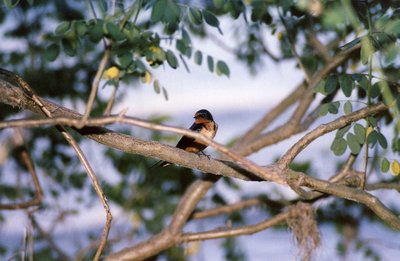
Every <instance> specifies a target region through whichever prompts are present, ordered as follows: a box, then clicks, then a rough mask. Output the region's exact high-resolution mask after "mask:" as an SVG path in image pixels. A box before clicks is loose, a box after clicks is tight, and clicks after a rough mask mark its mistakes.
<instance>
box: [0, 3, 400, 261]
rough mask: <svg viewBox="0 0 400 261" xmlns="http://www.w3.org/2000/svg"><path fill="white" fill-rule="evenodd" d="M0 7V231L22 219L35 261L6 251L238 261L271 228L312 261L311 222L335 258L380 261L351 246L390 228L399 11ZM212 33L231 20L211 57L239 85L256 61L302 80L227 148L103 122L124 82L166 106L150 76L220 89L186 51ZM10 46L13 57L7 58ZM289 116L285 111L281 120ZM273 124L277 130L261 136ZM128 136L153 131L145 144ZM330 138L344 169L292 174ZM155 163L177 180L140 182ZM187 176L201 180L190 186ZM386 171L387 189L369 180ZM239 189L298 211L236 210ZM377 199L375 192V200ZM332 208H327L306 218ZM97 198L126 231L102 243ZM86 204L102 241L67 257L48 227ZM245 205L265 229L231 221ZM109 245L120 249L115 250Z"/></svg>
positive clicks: (365, 247)
mask: <svg viewBox="0 0 400 261" xmlns="http://www.w3.org/2000/svg"><path fill="white" fill-rule="evenodd" d="M3 3H4V4H3V6H2V8H1V9H0V10H1V12H0V18H1V20H0V21H1V24H2V25H1V28H2V31H3V36H2V43H3V44H4V46H3V47H2V51H1V53H0V59H1V64H2V67H3V68H4V69H2V70H1V71H0V75H1V77H0V94H1V95H0V106H1V110H0V114H1V118H2V120H3V121H2V122H1V123H0V127H1V128H3V129H5V128H9V130H8V131H6V130H3V131H2V132H1V134H0V135H1V136H0V137H1V140H2V148H1V153H2V155H3V157H2V158H5V159H7V164H2V165H1V166H0V168H1V172H2V174H1V176H0V179H1V184H0V186H1V190H0V199H1V205H0V208H1V209H3V211H2V217H3V218H2V220H4V219H6V218H8V214H7V213H9V212H7V211H6V210H10V209H12V210H14V211H21V213H26V215H27V217H28V218H29V219H30V222H31V225H32V226H33V228H34V229H33V230H34V232H33V234H30V235H29V236H27V239H32V240H27V242H28V241H31V242H32V241H33V242H34V247H33V249H34V251H28V250H29V249H30V248H29V247H27V246H24V245H23V246H21V248H20V249H19V250H23V251H24V252H23V253H25V252H28V254H29V255H31V256H32V257H34V259H35V260H46V259H57V260H58V259H65V260H69V259H88V260H90V259H99V257H100V256H101V255H102V257H104V258H105V259H106V260H120V259H124V258H126V259H145V258H151V257H157V256H162V257H164V258H166V259H171V260H177V259H184V258H185V251H184V250H183V249H182V248H180V247H179V246H180V245H182V244H183V243H187V242H192V241H194V242H197V241H203V240H207V239H215V238H225V239H226V240H225V243H224V251H225V257H226V258H227V259H229V260H242V259H244V258H245V256H246V254H245V253H244V252H243V251H241V249H240V247H239V246H238V244H237V243H236V241H235V240H234V239H235V237H236V236H239V235H244V234H253V233H256V232H259V231H262V230H265V229H281V228H283V227H289V228H290V229H291V231H292V232H293V234H294V237H295V239H296V242H297V244H298V245H299V248H300V249H301V252H300V253H301V255H302V258H304V259H310V258H311V255H312V253H313V251H314V250H315V249H316V248H317V247H318V245H319V242H320V235H319V231H318V226H321V225H323V224H334V225H335V226H336V227H337V228H338V230H337V231H338V233H340V234H342V235H343V238H344V240H343V241H341V243H339V246H338V247H339V249H340V251H341V252H339V253H340V254H342V255H346V254H347V252H348V251H349V244H350V243H349V242H356V244H357V248H358V251H360V252H363V253H364V254H365V255H366V256H370V257H375V258H379V254H380V253H379V252H376V251H374V250H373V249H372V248H371V247H370V246H369V244H368V242H363V241H362V240H361V239H360V238H359V233H358V232H359V227H360V226H361V223H362V222H373V223H379V224H382V227H384V226H388V227H390V228H391V229H393V230H399V229H400V219H399V217H398V214H397V213H398V212H399V205H398V204H394V203H392V201H390V200H389V196H390V195H391V194H390V190H392V189H395V190H397V191H398V190H399V183H398V179H397V178H396V177H395V176H397V175H398V174H399V173H400V167H399V162H398V154H399V151H400V139H399V130H400V121H399V119H400V118H399V117H400V116H399V110H400V102H399V86H398V81H399V79H398V77H399V76H398V74H397V71H398V69H399V68H398V67H399V62H398V61H399V60H398V56H399V53H400V52H399V47H398V45H397V41H398V37H399V34H400V20H399V11H400V9H399V7H400V6H399V4H398V3H397V1H350V0H343V1H311V0H310V1H307V0H305V1H292V0H277V1H257V0H254V1H237V0H214V1H172V0H154V1H140V0H138V1H87V2H86V1H85V2H82V1H73V2H70V1H68V2H67V1H22V2H20V3H19V1H9V0H7V1H6V0H4V1H3ZM221 19H225V20H227V21H232V20H236V21H237V22H235V24H234V26H235V27H236V28H235V30H237V31H238V34H240V35H241V36H242V38H244V40H243V39H242V38H240V39H238V42H234V43H229V45H228V46H224V45H223V43H220V42H219V43H218V44H219V45H222V46H223V48H226V49H227V48H228V47H230V48H229V50H230V51H232V52H234V53H235V55H236V56H237V58H238V60H239V61H242V62H244V63H246V64H247V65H248V67H249V69H250V70H251V71H252V72H254V73H262V72H263V70H264V68H265V67H263V64H264V63H265V61H266V60H267V59H271V60H273V61H274V62H275V63H283V62H285V61H288V60H294V61H296V63H297V66H298V69H299V70H300V71H301V72H302V73H303V74H304V81H303V82H302V83H301V84H300V85H298V86H294V87H293V92H292V93H290V94H289V95H288V96H287V97H286V98H285V99H283V100H282V102H281V103H280V104H278V105H277V106H276V107H274V108H273V109H272V110H269V111H267V112H266V113H265V115H264V116H263V117H262V118H261V119H260V120H259V122H256V123H254V125H253V126H248V127H249V129H248V131H246V132H245V133H243V135H241V136H240V137H237V139H235V141H233V142H232V143H231V144H229V146H223V145H221V144H218V143H216V142H213V141H211V140H209V139H207V138H206V137H204V136H201V135H199V134H196V133H192V132H190V131H187V130H185V129H180V128H175V127H170V126H165V125H160V123H162V122H163V121H165V120H166V119H165V118H163V117H160V118H154V119H146V120H142V119H138V118H133V117H129V116H127V115H125V114H124V112H121V113H119V114H118V115H111V109H112V108H113V106H115V104H116V103H118V102H120V100H119V97H122V96H123V95H125V94H126V93H127V92H128V91H135V90H131V89H130V88H131V87H130V86H131V83H136V82H138V81H140V80H141V81H142V82H143V83H146V84H153V87H154V90H155V92H156V93H162V94H163V95H164V97H165V98H166V99H168V93H167V89H166V88H165V87H164V86H163V84H162V79H155V77H154V75H155V73H154V72H156V71H157V70H158V68H159V67H160V66H161V67H164V66H167V67H171V68H173V69H175V68H178V67H184V68H186V69H187V70H190V67H191V66H195V65H192V63H195V64H198V65H201V64H206V65H207V68H208V70H209V71H210V73H216V74H218V75H222V76H229V75H230V73H231V72H230V70H229V67H228V65H227V64H226V63H225V62H224V61H222V60H220V59H219V58H218V57H212V56H210V55H207V54H206V52H204V50H202V49H201V47H199V46H195V45H194V44H193V39H194V38H211V39H214V40H215V41H218V34H220V33H223V32H224V30H225V29H226V28H223V27H222V26H221V24H220V20H221ZM270 34H272V35H276V37H278V39H279V40H280V41H279V43H280V52H279V53H273V52H271V51H270V48H269V46H268V45H267V44H266V41H265V38H266V35H270ZM6 43H8V44H7V45H6ZM10 44H12V45H17V46H19V47H20V48H9V47H6V46H9V45H10ZM5 69H7V70H5ZM18 75H21V77H19V76H18ZM103 86H104V88H111V89H112V91H111V92H110V93H111V94H110V96H109V97H106V98H105V97H104V95H98V91H99V90H101V89H100V88H101V87H103ZM244 91H245V90H244ZM50 101H51V102H50ZM62 103H63V104H69V106H68V107H69V108H68V109H67V108H65V107H62V106H61V105H60V104H62ZM80 104H85V111H84V114H83V115H80V114H78V112H77V110H76V108H77V107H78V106H79V105H80ZM292 108H294V110H291V109H292ZM288 111H289V112H291V111H293V112H292V113H291V114H290V115H289V117H288V116H287V115H288ZM32 113H33V114H32ZM328 114H329V115H330V116H327V115H328ZM35 115H39V116H41V117H39V118H38V117H36V116H35ZM43 116H44V117H43ZM320 117H326V118H323V120H324V121H323V122H325V124H322V125H319V126H315V125H313V123H314V122H315V121H316V120H317V119H319V118H320ZM14 118H20V120H12V119H14ZM21 118H22V119H21ZM277 120H279V122H281V123H282V124H281V125H278V126H277V127H271V123H273V122H275V121H277ZM117 123H124V124H127V125H124V127H121V126H120V125H119V124H117ZM110 124H114V125H117V126H115V127H114V129H113V131H111V130H109V129H107V128H104V127H102V126H104V125H110ZM129 125H134V126H139V127H142V128H145V129H149V130H151V131H150V132H146V133H144V132H143V131H141V130H138V129H137V128H131V127H130V126H129ZM44 126H52V128H45V127H44ZM272 126H273V125H272ZM21 127H23V128H24V129H23V130H21V129H20V128H21ZM53 127H54V128H53ZM334 131H336V134H335V135H334V137H333V141H332V145H331V147H330V150H331V151H332V155H331V158H330V159H329V160H330V161H334V160H336V158H335V155H343V154H344V155H347V160H345V161H344V162H339V164H338V169H337V172H336V173H314V172H313V171H312V164H313V162H307V163H302V164H300V163H299V162H297V163H296V162H294V160H295V158H296V156H297V155H298V154H300V153H301V152H302V151H303V150H304V149H305V148H306V147H307V146H308V145H309V144H310V143H312V142H318V140H319V139H320V137H321V136H322V135H324V134H326V133H330V132H334ZM171 132H172V133H174V137H175V136H176V135H175V134H182V135H188V136H192V137H196V138H199V139H203V140H204V141H206V142H208V143H209V144H210V146H211V147H213V148H214V149H215V150H217V151H218V152H219V153H220V157H219V158H211V159H208V158H207V157H202V156H200V157H199V156H198V155H193V154H190V153H186V152H184V151H181V150H179V149H176V148H174V147H171V146H167V145H164V144H163V143H164V142H165V141H168V140H170V139H171ZM298 133H301V136H302V138H301V139H300V140H298V141H296V142H294V143H293V146H292V147H291V148H290V149H289V150H288V151H287V152H286V153H284V154H283V155H280V157H279V159H277V160H276V162H275V163H273V164H269V165H265V164H261V165H262V166H260V165H259V164H256V163H254V162H253V161H251V160H249V159H248V158H246V157H248V156H250V155H252V154H254V153H255V152H258V151H260V150H261V149H264V148H266V147H268V146H271V145H273V144H277V143H279V142H281V141H283V140H286V139H288V138H290V137H291V136H293V135H295V134H298ZM89 139H92V140H94V141H96V142H97V143H100V144H102V145H99V146H98V147H97V151H96V152H97V153H98V154H99V155H100V157H101V161H102V162H103V163H104V164H111V165H112V166H113V167H114V169H113V171H116V172H117V173H118V178H117V179H110V178H107V177H104V178H103V177H102V178H101V180H100V181H99V180H98V178H96V174H95V173H94V171H93V170H92V168H91V162H89V161H88V160H87V159H86V157H85V154H84V153H83V152H82V151H81V149H80V146H85V144H87V140H89ZM386 155H389V156H386ZM154 158H156V159H161V160H166V161H169V162H173V163H176V164H178V165H180V166H183V167H186V168H183V167H177V166H173V167H169V168H167V169H163V170H162V171H163V172H164V173H163V175H162V177H160V175H156V174H155V171H154V170H152V169H151V168H150V166H151V165H152V164H153V163H154ZM321 160H326V159H321ZM193 169H197V170H200V171H201V172H202V173H206V174H201V175H198V174H197V175H194V174H193V171H192V170H193ZM157 171H158V170H157ZM388 171H390V172H391V173H392V174H393V175H394V176H393V177H391V178H389V176H388V175H383V174H381V172H388ZM25 172H28V173H30V175H31V178H32V179H31V180H32V181H33V182H31V180H29V179H28V177H27V176H26V175H24V173H25ZM132 172H133V173H134V174H131V173H132ZM88 177H89V178H88ZM237 180H243V182H244V183H245V182H249V181H258V182H265V183H267V182H269V183H271V182H273V183H277V184H281V185H282V186H281V187H280V189H283V188H285V187H288V186H289V187H290V188H291V189H293V190H294V191H295V192H296V193H297V194H298V197H297V198H295V199H290V200H289V199H287V198H285V197H281V199H279V200H273V199H272V198H271V197H269V195H270V193H271V191H268V189H266V190H265V192H263V193H260V194H255V193H254V194H252V195H251V197H247V196H246V194H245V193H243V192H242V191H241V186H240V184H242V183H241V182H238V181H237ZM220 183H223V184H224V186H227V187H229V188H230V189H232V190H236V193H238V194H240V193H242V194H241V195H243V196H242V198H241V201H239V202H237V203H235V204H228V201H227V199H226V197H225V195H224V193H221V192H220V191H219V190H212V189H211V188H213V187H215V186H216V184H220ZM93 188H94V189H93ZM159 188H162V189H159ZM375 190H382V191H383V192H381V193H382V194H379V195H380V196H379V199H378V197H377V196H376V194H374V193H373V191H375ZM77 191H78V193H77ZM93 191H95V192H96V193H97V197H98V198H100V202H101V203H100V202H99V201H98V200H97V199H96V194H95V193H93ZM207 193H208V194H207ZM65 194H70V195H74V197H75V199H76V205H75V207H74V208H64V206H63V204H62V202H60V200H61V199H62V197H63V195H65ZM206 194H207V197H206ZM385 195H386V196H385ZM330 196H333V198H334V200H333V202H332V203H330V204H327V205H324V206H323V207H319V209H318V211H316V210H315V209H314V206H315V205H316V204H318V203H319V202H320V201H321V200H323V199H324V198H326V197H330ZM105 197H107V198H108V200H109V201H110V202H112V204H113V205H117V206H119V207H121V208H122V209H123V210H124V211H125V212H126V214H127V215H129V214H131V215H132V216H133V219H134V220H136V221H137V222H136V223H137V224H138V227H133V228H132V227H129V229H126V227H125V229H122V230H121V231H123V232H119V231H118V232H115V234H114V235H118V236H114V237H108V231H109V229H110V225H111V223H110V222H111V215H112V211H110V210H109V206H108V203H107V201H106V199H105ZM93 204H99V205H100V204H103V206H104V208H105V210H106V213H105V215H104V216H105V218H106V219H107V221H106V223H105V229H104V231H103V234H102V236H101V238H100V231H90V233H88V235H87V237H88V240H87V241H86V242H88V245H87V246H84V247H82V248H81V249H80V250H79V251H76V252H74V253H73V255H74V256H72V255H71V251H68V249H66V248H65V247H63V246H62V245H61V244H60V243H59V242H58V239H57V237H55V236H54V234H53V232H54V229H55V227H56V226H57V225H59V224H60V223H62V222H63V220H65V218H66V217H69V216H71V218H73V216H74V214H76V213H77V212H79V211H81V210H82V207H87V206H91V205H93ZM211 205H212V206H213V208H211V209H210V208H209V206H211ZM205 206H207V207H205ZM250 206H260V208H258V216H262V217H263V218H264V220H263V221H260V222H259V223H256V224H254V223H252V222H251V220H250V219H249V218H248V215H247V212H246V210H245V209H246V208H248V207H250ZM20 209H25V212H23V210H20ZM49 211H52V212H53V213H57V215H54V216H53V220H48V216H46V213H48V212H49ZM215 216H226V217H227V219H229V220H230V222H231V223H232V225H226V226H225V227H224V229H219V228H217V229H215V226H213V225H212V224H213V222H207V223H205V224H207V227H206V228H204V230H201V231H194V232H191V233H188V232H184V230H183V228H184V227H185V225H186V224H187V223H189V222H190V223H191V222H196V220H198V219H205V218H211V217H215ZM46 217H47V218H46ZM365 220H367V221H365ZM214 221H215V220H214ZM113 229H115V231H116V230H118V227H116V228H115V226H114V227H113V226H111V230H113ZM149 234H151V235H152V236H150V238H149V239H148V240H144V241H143V242H141V243H139V244H134V243H131V242H132V241H131V240H130V237H132V236H133V235H135V236H140V238H145V237H149ZM121 241H122V242H124V246H128V247H126V248H124V249H121V248H120V247H118V244H117V243H118V242H121ZM27 245H29V244H28V243H27ZM105 246H106V249H103V248H104V247H105ZM2 253H3V255H4V256H7V257H9V256H10V255H12V254H13V253H15V249H7V248H5V247H4V246H3V248H2ZM24 255H25V254H24Z"/></svg>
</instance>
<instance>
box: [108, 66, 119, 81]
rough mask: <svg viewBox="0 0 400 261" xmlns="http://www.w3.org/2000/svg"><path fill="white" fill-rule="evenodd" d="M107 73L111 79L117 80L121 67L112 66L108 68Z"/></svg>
mask: <svg viewBox="0 0 400 261" xmlns="http://www.w3.org/2000/svg"><path fill="white" fill-rule="evenodd" d="M105 75H106V77H107V78H108V79H110V80H116V79H118V77H119V69H118V68H117V67H116V66H112V67H110V68H108V69H107V70H106V73H105Z"/></svg>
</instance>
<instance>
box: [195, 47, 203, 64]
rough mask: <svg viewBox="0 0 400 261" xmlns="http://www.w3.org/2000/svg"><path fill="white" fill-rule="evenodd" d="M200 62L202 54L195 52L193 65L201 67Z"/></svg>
mask: <svg viewBox="0 0 400 261" xmlns="http://www.w3.org/2000/svg"><path fill="white" fill-rule="evenodd" d="M202 62H203V54H202V52H201V51H199V50H197V51H196V52H195V53H194V63H195V64H197V65H201V64H202Z"/></svg>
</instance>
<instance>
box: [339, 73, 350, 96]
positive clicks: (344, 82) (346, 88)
mask: <svg viewBox="0 0 400 261" xmlns="http://www.w3.org/2000/svg"><path fill="white" fill-rule="evenodd" d="M339 84H340V88H341V89H342V91H343V93H344V95H345V96H346V97H350V96H351V92H352V90H353V89H354V81H353V79H352V78H351V77H350V76H349V75H347V74H344V75H340V76H339Z"/></svg>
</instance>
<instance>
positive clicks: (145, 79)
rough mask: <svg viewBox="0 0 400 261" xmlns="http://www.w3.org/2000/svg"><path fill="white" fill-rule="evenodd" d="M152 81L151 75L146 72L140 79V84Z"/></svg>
mask: <svg viewBox="0 0 400 261" xmlns="http://www.w3.org/2000/svg"><path fill="white" fill-rule="evenodd" d="M151 79H152V76H151V73H150V72H149V71H146V73H145V75H144V76H142V77H140V80H141V81H142V83H150V82H151Z"/></svg>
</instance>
